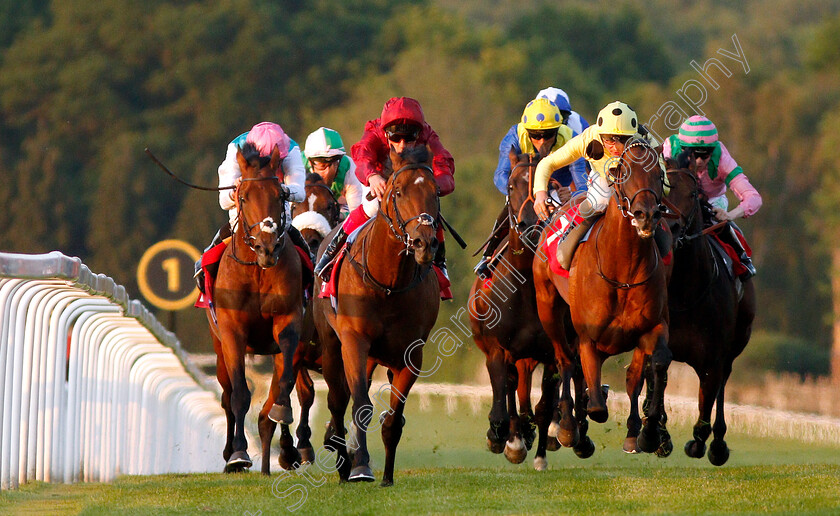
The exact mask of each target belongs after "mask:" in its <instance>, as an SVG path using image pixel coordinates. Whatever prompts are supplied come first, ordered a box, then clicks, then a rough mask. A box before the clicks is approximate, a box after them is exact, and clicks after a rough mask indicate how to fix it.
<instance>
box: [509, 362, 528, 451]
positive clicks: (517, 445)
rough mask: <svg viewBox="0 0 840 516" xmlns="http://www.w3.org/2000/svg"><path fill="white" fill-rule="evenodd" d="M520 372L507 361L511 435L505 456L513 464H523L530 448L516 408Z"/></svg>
mask: <svg viewBox="0 0 840 516" xmlns="http://www.w3.org/2000/svg"><path fill="white" fill-rule="evenodd" d="M518 377H519V372H518V371H517V367H516V365H515V364H513V363H511V362H507V407H508V418H509V425H510V435H509V436H508V440H507V442H506V443H505V458H506V459H507V460H508V462H511V463H513V464H521V463H522V461H524V460H525V457H526V456H527V455H528V449H527V448H526V447H525V442H524V441H523V439H522V434H521V432H520V423H521V422H520V420H519V414H518V412H517V410H516V394H517V393H516V389H517V384H518V383H519V379H518Z"/></svg>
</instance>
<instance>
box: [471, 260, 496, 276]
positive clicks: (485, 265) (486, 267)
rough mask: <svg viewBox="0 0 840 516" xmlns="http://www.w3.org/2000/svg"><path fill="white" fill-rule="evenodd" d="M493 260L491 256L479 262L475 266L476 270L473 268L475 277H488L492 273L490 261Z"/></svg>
mask: <svg viewBox="0 0 840 516" xmlns="http://www.w3.org/2000/svg"><path fill="white" fill-rule="evenodd" d="M491 260H492V258H491V257H489V256H482V257H481V260H480V261H479V262H478V264H477V265H476V266H475V268H473V272H474V273H475V275H476V276H487V275H489V274H490V273H491V272H492V271H491V269H490V261H491Z"/></svg>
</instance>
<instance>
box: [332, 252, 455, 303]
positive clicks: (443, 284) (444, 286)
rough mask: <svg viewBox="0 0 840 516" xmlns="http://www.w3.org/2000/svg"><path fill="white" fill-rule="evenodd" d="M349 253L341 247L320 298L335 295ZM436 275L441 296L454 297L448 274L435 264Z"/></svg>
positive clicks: (444, 297) (442, 297) (445, 298)
mask: <svg viewBox="0 0 840 516" xmlns="http://www.w3.org/2000/svg"><path fill="white" fill-rule="evenodd" d="M346 254H347V246H346V245H345V246H344V247H342V248H341V251H339V252H338V254H337V255H336V257H335V260H334V261H333V268H332V272H331V273H330V280H329V281H327V282H325V283H324V284H323V285H321V292H320V293H319V294H318V297H320V298H330V297H335V295H336V292H337V288H338V271H339V269H341V265H342V262H343V261H344V257H345V255H346ZM434 269H435V275H436V276H437V280H438V285H439V288H440V298H441V299H442V300H444V301H445V300H447V299H452V290H451V289H450V288H449V287H450V283H449V280H448V279H446V276H444V275H443V273H442V272H441V270H440V268H438V266H437V265H435V266H434Z"/></svg>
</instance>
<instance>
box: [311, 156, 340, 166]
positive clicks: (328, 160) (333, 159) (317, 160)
mask: <svg viewBox="0 0 840 516" xmlns="http://www.w3.org/2000/svg"><path fill="white" fill-rule="evenodd" d="M340 159H341V156H329V157H324V158H322V157H318V158H309V161H310V162H311V163H318V164H324V165H332V164H333V163H335V162H337V161H338V160H340Z"/></svg>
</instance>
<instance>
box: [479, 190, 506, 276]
mask: <svg viewBox="0 0 840 516" xmlns="http://www.w3.org/2000/svg"><path fill="white" fill-rule="evenodd" d="M508 224H509V221H508V217H507V204H505V209H503V210H502V213H501V214H499V216H498V217H497V218H496V222H495V223H494V224H493V232H492V233H491V234H490V240H488V241H487V245H486V246H485V247H484V253H482V255H481V260H480V261H479V262H478V265H476V266H475V268H474V269H473V272H475V274H476V275H477V276H481V277H482V278H484V277H487V276H489V275H490V274H491V273H492V272H493V267H492V266H491V264H490V260H492V258H493V253H495V252H496V248H498V247H499V244H500V243H501V242H502V240H504V239H505V236H507V231H505V227H506V226H508Z"/></svg>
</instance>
